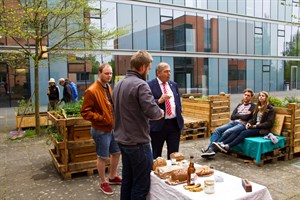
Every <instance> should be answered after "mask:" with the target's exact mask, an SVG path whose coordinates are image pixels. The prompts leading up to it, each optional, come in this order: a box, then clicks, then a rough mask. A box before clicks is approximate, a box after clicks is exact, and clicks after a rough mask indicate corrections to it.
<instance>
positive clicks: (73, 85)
mask: <svg viewBox="0 0 300 200" xmlns="http://www.w3.org/2000/svg"><path fill="white" fill-rule="evenodd" d="M65 81H66V82H67V83H69V84H70V85H71V87H72V92H73V96H74V102H77V101H78V90H77V86H76V84H75V83H74V82H72V81H70V80H69V79H68V78H65Z"/></svg>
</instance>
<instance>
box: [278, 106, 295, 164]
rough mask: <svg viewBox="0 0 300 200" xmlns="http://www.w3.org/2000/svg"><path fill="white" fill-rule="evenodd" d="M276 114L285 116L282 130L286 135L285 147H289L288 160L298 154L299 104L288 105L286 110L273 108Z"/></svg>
mask: <svg viewBox="0 0 300 200" xmlns="http://www.w3.org/2000/svg"><path fill="white" fill-rule="evenodd" d="M274 109H275V113H276V114H282V115H284V116H285V119H284V124H283V130H284V131H286V132H287V135H283V136H284V137H286V139H287V146H289V147H290V152H289V158H290V159H292V158H293V154H295V153H299V152H300V103H289V104H288V107H287V108H281V107H275V108H274Z"/></svg>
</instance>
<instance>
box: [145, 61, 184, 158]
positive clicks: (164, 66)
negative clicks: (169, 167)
mask: <svg viewBox="0 0 300 200" xmlns="http://www.w3.org/2000/svg"><path fill="white" fill-rule="evenodd" d="M170 77H171V70H170V66H169V64H168V63H165V62H161V63H159V64H158V65H157V67H156V78H155V79H153V80H151V81H148V84H149V86H150V89H151V91H152V94H153V96H154V99H155V102H156V103H157V104H158V105H159V107H160V108H161V109H163V110H164V111H165V117H163V118H162V119H160V120H151V121H150V136H151V145H152V151H153V159H155V158H157V157H160V156H161V153H162V149H163V146H164V142H165V141H166V143H167V155H168V159H170V154H171V153H173V152H178V150H179V142H180V131H181V130H182V128H183V117H182V115H181V101H180V95H179V91H178V86H177V83H175V82H173V81H170Z"/></svg>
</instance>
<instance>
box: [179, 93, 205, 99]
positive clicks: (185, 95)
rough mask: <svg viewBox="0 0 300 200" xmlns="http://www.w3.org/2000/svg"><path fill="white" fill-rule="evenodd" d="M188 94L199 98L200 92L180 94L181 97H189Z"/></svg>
mask: <svg viewBox="0 0 300 200" xmlns="http://www.w3.org/2000/svg"><path fill="white" fill-rule="evenodd" d="M190 96H193V97H194V98H201V97H202V93H190V94H182V95H181V97H182V98H189V97H190Z"/></svg>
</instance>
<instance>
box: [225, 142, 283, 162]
mask: <svg viewBox="0 0 300 200" xmlns="http://www.w3.org/2000/svg"><path fill="white" fill-rule="evenodd" d="M277 138H278V142H277V143H276V144H273V143H272V141H271V140H269V139H264V138H263V137H249V138H245V139H244V141H243V142H242V143H240V144H238V145H236V146H234V147H233V148H231V149H230V150H231V151H232V152H234V153H237V154H242V155H245V156H248V157H251V158H253V159H254V160H255V163H256V164H257V165H258V166H262V165H263V164H264V163H265V161H268V160H271V161H272V160H273V161H275V160H277V159H278V158H281V157H284V159H288V151H289V149H288V147H287V146H286V138H284V137H282V136H277Z"/></svg>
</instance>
